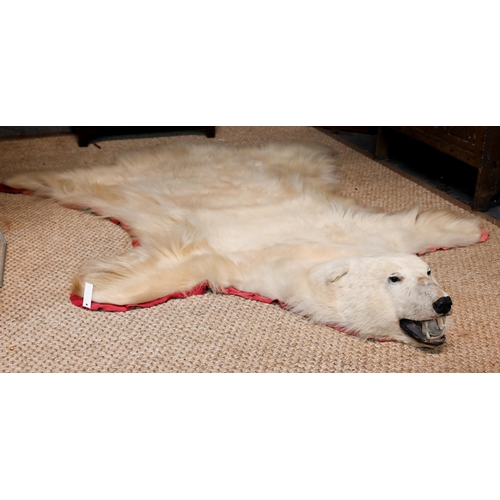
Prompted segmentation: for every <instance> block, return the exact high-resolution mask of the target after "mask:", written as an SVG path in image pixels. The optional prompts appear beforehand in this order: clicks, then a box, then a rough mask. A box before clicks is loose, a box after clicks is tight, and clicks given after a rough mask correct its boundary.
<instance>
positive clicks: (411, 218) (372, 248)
mask: <svg viewBox="0 0 500 500" xmlns="http://www.w3.org/2000/svg"><path fill="white" fill-rule="evenodd" d="M3 183H4V185H5V186H8V187H9V188H11V189H13V190H21V191H22V192H32V193H34V194H37V195H41V196H46V197H50V198H53V199H55V200H57V201H58V202H60V203H61V204H63V205H66V206H71V207H79V208H88V209H91V210H92V211H93V212H95V213H97V214H100V215H102V216H104V217H108V218H112V219H116V220H118V221H120V223H122V225H123V226H124V227H125V228H126V229H127V230H128V231H129V233H130V234H131V236H132V238H133V240H134V241H135V242H138V244H136V245H135V246H134V247H133V248H131V249H130V250H128V251H126V252H125V253H124V254H122V255H117V256H114V257H105V258H99V259H95V260H92V261H90V262H88V263H86V264H84V265H83V267H82V268H81V270H80V272H79V273H78V274H77V275H76V276H75V278H74V281H73V288H72V293H73V294H74V295H76V296H78V297H82V295H83V291H84V286H85V283H90V284H92V285H93V298H92V300H93V301H95V302H98V303H101V304H115V305H131V304H132V305H134V304H135V305H137V304H139V305H140V304H148V305H151V304H154V303H155V301H156V300H158V299H161V298H162V297H166V296H172V294H173V296H182V295H183V294H189V293H190V292H191V291H193V290H196V287H202V288H201V290H202V291H203V286H204V285H206V286H209V287H210V288H212V289H213V290H227V289H231V290H235V291H242V292H248V293H250V294H256V296H259V297H268V298H270V300H271V299H276V300H277V301H279V302H280V303H281V304H282V305H284V306H286V307H287V308H289V309H291V310H293V311H295V312H296V313H299V314H302V315H305V316H307V317H309V318H311V319H312V320H313V321H316V322H319V323H324V324H329V325H335V326H336V327H338V328H340V329H342V330H344V331H347V332H350V333H354V334H357V335H358V336H360V337H362V338H372V339H389V340H395V341H400V342H404V343H407V344H411V345H414V346H424V347H431V348H434V347H437V346H439V345H442V344H443V343H444V342H445V335H444V332H445V328H446V325H447V318H448V317H449V315H450V314H451V310H452V300H451V298H450V297H449V295H448V294H447V293H446V292H445V291H444V290H443V289H442V288H441V287H440V286H439V285H438V284H437V282H436V281H435V279H434V278H433V276H432V273H431V270H430V269H429V267H428V265H427V264H426V263H425V262H424V261H423V260H422V259H420V258H419V257H418V256H417V255H416V254H418V253H422V252H426V251H430V250H434V249H436V248H449V247H457V246H464V245H471V244H474V243H477V242H479V241H484V240H485V239H486V238H487V234H486V233H485V231H484V230H482V229H481V227H480V224H479V222H478V220H477V219H476V218H474V217H468V216H464V215H462V214H460V213H458V212H454V211H450V210H443V209H432V210H427V211H424V212H421V213H419V211H418V209H417V208H409V209H406V210H403V211H398V212H394V213H380V212H378V211H376V210H375V209H371V208H366V207H362V206H360V205H358V204H357V203H356V201H355V200H354V199H352V198H346V197H343V196H340V195H338V194H336V192H337V191H338V190H339V179H338V175H337V171H336V165H335V158H334V155H333V153H332V152H331V151H330V150H329V149H327V148H325V147H323V146H319V145H313V144H296V143H294V144H264V145H262V146H259V147H253V146H252V147H239V148H235V147H228V146H223V145H213V144H211V145H198V144H186V143H179V144H175V145H171V146H166V147H161V148H158V149H156V150H152V151H147V152H138V153H133V154H129V155H126V156H124V157H122V158H120V159H119V160H117V162H116V163H115V164H114V165H109V166H93V167H88V168H78V169H72V170H65V171H32V172H25V173H19V174H16V175H12V176H10V177H8V178H6V179H3ZM175 294H177V295H175ZM448 323H449V322H448Z"/></svg>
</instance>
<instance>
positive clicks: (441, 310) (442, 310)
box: [432, 297, 453, 314]
mask: <svg viewBox="0 0 500 500" xmlns="http://www.w3.org/2000/svg"><path fill="white" fill-rule="evenodd" d="M452 304H453V302H452V300H451V297H441V298H440V299H438V300H436V302H434V304H432V307H433V308H434V311H436V312H437V313H438V314H448V313H449V312H450V310H451V305H452Z"/></svg>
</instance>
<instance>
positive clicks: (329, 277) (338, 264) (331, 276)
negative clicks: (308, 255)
mask: <svg viewBox="0 0 500 500" xmlns="http://www.w3.org/2000/svg"><path fill="white" fill-rule="evenodd" d="M348 272H349V261H348V259H336V260H329V261H327V262H322V263H321V264H316V265H315V266H313V268H312V269H311V276H312V277H313V278H315V279H316V281H317V282H319V283H325V284H326V285H331V284H332V283H335V282H336V281H338V280H339V279H341V278H342V277H343V276H345V275H346V274H347V273H348Z"/></svg>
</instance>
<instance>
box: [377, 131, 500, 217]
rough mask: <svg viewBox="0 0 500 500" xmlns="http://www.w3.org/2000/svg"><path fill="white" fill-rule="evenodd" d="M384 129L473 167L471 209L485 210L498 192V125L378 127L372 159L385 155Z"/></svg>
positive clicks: (499, 137)
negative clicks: (475, 175)
mask: <svg viewBox="0 0 500 500" xmlns="http://www.w3.org/2000/svg"><path fill="white" fill-rule="evenodd" d="M388 129H391V130H393V131H396V132H399V133H401V134H404V135H406V136H408V137H412V138H413V139H416V140H418V141H420V142H423V143H425V144H427V145H428V146H431V147H433V148H435V149H437V150H439V151H441V152H443V153H446V154H448V155H451V156H453V157H454V158H456V159H458V160H461V161H463V162H465V163H467V164H469V165H471V166H472V167H474V168H475V169H477V180H476V186H475V191H474V198H473V202H472V209H473V210H480V211H485V210H487V209H488V204H489V202H490V199H491V197H492V196H493V195H494V194H496V193H498V192H499V191H500V127H379V132H378V137H377V146H376V150H375V158H376V159H378V160H382V159H387V158H388V135H389V134H388V133H387V132H388Z"/></svg>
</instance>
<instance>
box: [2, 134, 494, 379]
mask: <svg viewBox="0 0 500 500" xmlns="http://www.w3.org/2000/svg"><path fill="white" fill-rule="evenodd" d="M214 140H215V141H223V142H225V143H227V144H260V143H262V142H265V141H272V140H278V141H293V140H312V141H316V142H319V143H323V144H326V145H332V146H334V147H335V149H336V150H337V151H338V152H339V157H340V159H341V162H342V165H343V167H342V169H343V176H344V193H345V194H347V195H354V196H355V197H357V198H358V199H359V200H360V201H361V202H362V203H364V204H367V205H375V206H379V207H381V208H382V209H384V210H394V209H400V208H403V207H406V206H408V205H411V204H419V205H420V206H421V207H422V208H429V207H449V206H451V204H450V203H449V202H448V201H446V200H444V199H442V198H441V197H439V196H437V195H436V194H434V193H432V192H431V191H429V190H427V189H425V188H424V187H421V186H419V185H417V184H415V183H413V182H412V181H410V180H408V179H406V178H404V177H402V176H400V175H399V174H397V173H395V172H393V171H391V170H390V169H388V168H386V167H384V166H383V165H380V164H378V163H376V162H374V161H372V160H370V159H369V158H367V157H365V156H363V155H362V154H360V153H358V152H356V151H354V150H352V149H350V148H348V147H347V146H345V145H343V144H342V143H340V142H338V141H335V140H334V139H332V138H330V137H329V136H327V135H325V134H324V133H322V132H320V131H319V130H316V129H314V128H311V127H218V129H217V138H216V139H206V138H205V137H203V136H195V135H193V136H181V137H168V138H165V137H163V138H152V139H139V140H118V141H103V142H100V143H99V145H100V146H101V149H98V148H96V147H95V146H93V145H91V146H89V147H88V148H79V147H78V146H77V143H76V138H75V137H74V136H58V137H51V138H36V139H24V140H16V141H2V142H0V178H1V177H3V176H4V175H5V174H7V173H10V172H14V171H17V170H28V169H44V168H45V169H47V168H51V169H52V168H54V169H55V168H57V169H64V168H68V167H72V166H83V165H91V164H96V163H107V162H110V161H111V160H112V159H113V157H114V156H115V155H117V154H120V153H123V152H126V151H130V150H137V149H142V148H149V147H152V146H156V145H159V144H165V143H170V142H174V141H195V142H209V141H214ZM455 209H457V210H460V209H459V208H456V207H455ZM0 224H1V230H2V232H3V233H4V235H5V237H6V239H7V241H8V252H7V262H6V268H5V276H4V286H3V288H2V289H0V371H2V372H498V371H500V358H499V356H500V327H499V324H500V291H499V284H500V264H499V259H498V255H499V249H500V228H499V227H496V226H494V225H493V224H490V223H489V222H487V221H485V222H484V226H485V227H486V229H487V230H488V231H489V233H490V239H489V240H488V241H487V242H486V243H483V244H480V245H476V246H473V247H468V248H461V249H454V250H449V251H445V252H443V251H441V252H436V253H434V254H430V255H428V256H426V257H425V260H427V261H428V262H429V263H430V264H431V266H432V268H433V273H434V274H435V275H436V277H437V279H438V280H439V281H440V282H441V284H442V285H444V287H445V289H446V290H447V291H448V292H449V293H450V295H451V296H452V298H453V301H454V304H455V305H454V320H455V326H454V327H453V328H452V329H451V330H449V332H448V333H447V339H448V341H447V344H446V345H445V347H444V349H443V350H442V351H441V352H438V353H430V352H426V351H421V350H418V349H415V348H412V347H408V346H405V345H402V344H399V343H392V342H390V343H379V342H375V341H362V340H360V339H358V338H356V337H352V336H349V335H345V334H343V333H340V332H337V331H336V330H334V329H332V328H329V327H324V326H317V325H313V324H311V323H310V322H309V321H308V320H306V319H304V318H301V317H298V316H296V315H294V314H292V313H290V312H287V311H285V310H283V309H281V308H280V307H279V306H274V305H266V304H262V303H259V302H254V301H249V300H245V299H242V298H239V297H234V296H222V295H214V294H207V295H204V296H196V297H191V298H188V299H182V300H172V301H170V302H168V303H165V304H162V305H159V306H156V307H153V308H149V309H145V310H133V311H130V312H126V313H106V312H90V311H87V310H83V309H79V308H77V307H75V306H73V305H72V304H71V302H70V301H69V285H70V282H71V277H72V275H73V273H74V272H75V270H76V269H77V267H78V266H79V265H80V264H81V263H82V262H83V261H84V260H86V259H90V258H93V257H97V256H101V255H109V254H111V255H112V254H116V253H118V252H119V251H120V250H121V249H124V248H127V247H129V246H130V245H131V243H130V240H129V237H128V236H127V234H126V233H125V232H124V231H123V230H121V229H120V228H119V227H117V226H115V225H114V224H113V223H111V222H110V221H108V220H103V219H99V218H98V217H95V216H92V215H90V214H86V213H83V212H78V211H75V210H70V209H65V208H62V207H60V206H58V205H57V204H55V203H53V202H51V201H49V200H45V199H40V198H36V197H32V196H23V195H10V194H3V193H0Z"/></svg>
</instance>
